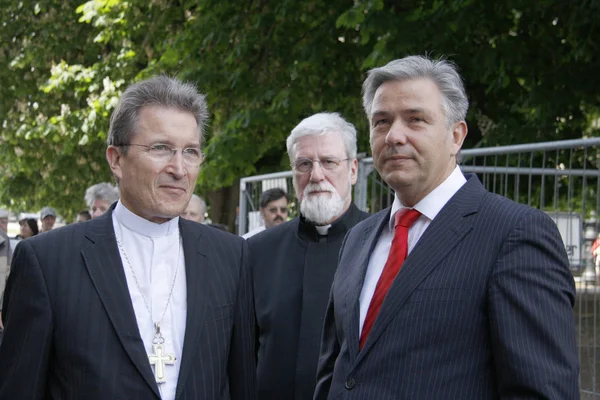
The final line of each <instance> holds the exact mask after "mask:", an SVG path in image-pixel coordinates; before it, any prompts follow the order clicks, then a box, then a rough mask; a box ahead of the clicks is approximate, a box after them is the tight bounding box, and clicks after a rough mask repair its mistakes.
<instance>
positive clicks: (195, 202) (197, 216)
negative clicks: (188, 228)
mask: <svg viewBox="0 0 600 400" xmlns="http://www.w3.org/2000/svg"><path fill="white" fill-rule="evenodd" d="M205 214H206V203H205V202H204V200H203V199H202V197H200V196H198V195H196V194H193V195H192V198H191V199H190V202H189V203H188V205H187V207H186V209H185V211H184V212H183V214H181V218H185V219H189V220H190V221H196V222H198V223H201V224H202V223H204V215H205Z"/></svg>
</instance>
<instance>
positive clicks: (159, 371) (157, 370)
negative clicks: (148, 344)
mask: <svg viewBox="0 0 600 400" xmlns="http://www.w3.org/2000/svg"><path fill="white" fill-rule="evenodd" d="M154 326H155V328H156V333H155V334H154V339H152V343H153V344H152V347H153V348H154V354H148V360H150V365H154V378H155V379H156V383H164V382H166V381H167V380H166V376H165V366H166V365H167V364H170V365H173V364H175V360H177V359H176V358H175V354H173V353H165V348H164V346H163V343H164V342H165V340H164V339H163V337H162V335H161V333H160V324H159V323H156V324H155V325H154Z"/></svg>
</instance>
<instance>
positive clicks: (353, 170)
mask: <svg viewBox="0 0 600 400" xmlns="http://www.w3.org/2000/svg"><path fill="white" fill-rule="evenodd" d="M357 179H358V160H357V159H356V158H355V159H354V160H352V163H351V164H350V183H352V184H353V185H354V184H355V183H356V180H357Z"/></svg>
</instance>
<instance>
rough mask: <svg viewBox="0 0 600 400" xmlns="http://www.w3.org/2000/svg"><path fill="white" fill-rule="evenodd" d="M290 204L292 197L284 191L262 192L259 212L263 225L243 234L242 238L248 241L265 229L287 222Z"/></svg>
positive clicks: (276, 189)
mask: <svg viewBox="0 0 600 400" xmlns="http://www.w3.org/2000/svg"><path fill="white" fill-rule="evenodd" d="M289 202H290V196H289V195H288V194H287V193H286V192H285V191H284V190H283V189H280V188H273V189H268V190H265V191H264V192H262V194H261V195H260V200H259V208H258V210H259V212H260V217H261V219H262V221H263V225H261V226H259V227H258V228H255V229H252V230H251V231H250V232H247V233H245V234H243V235H242V237H243V238H244V239H248V238H249V237H252V236H254V235H256V234H257V233H259V232H262V231H264V230H265V229H268V228H272V227H274V226H276V225H279V224H282V223H284V222H285V221H287V218H288V214H289V210H288V203H289Z"/></svg>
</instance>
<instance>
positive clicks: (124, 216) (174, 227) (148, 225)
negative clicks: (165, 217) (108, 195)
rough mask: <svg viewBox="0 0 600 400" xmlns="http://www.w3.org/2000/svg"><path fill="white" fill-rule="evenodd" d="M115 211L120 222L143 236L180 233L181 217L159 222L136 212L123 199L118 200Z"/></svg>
mask: <svg viewBox="0 0 600 400" xmlns="http://www.w3.org/2000/svg"><path fill="white" fill-rule="evenodd" d="M113 213H114V215H115V217H116V218H117V221H119V223H120V224H122V225H123V226H124V227H126V228H127V229H129V230H131V231H133V232H135V233H137V234H139V235H142V236H147V237H151V238H159V237H164V236H170V235H173V234H175V233H179V217H175V218H173V219H170V220H169V221H167V222H164V223H162V224H157V223H154V222H151V221H148V220H147V219H144V218H142V217H140V216H139V215H136V214H134V213H133V212H131V211H130V210H129V209H128V208H127V207H125V206H124V205H123V203H121V200H119V201H118V202H117V206H116V207H115V210H114V211H113Z"/></svg>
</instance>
